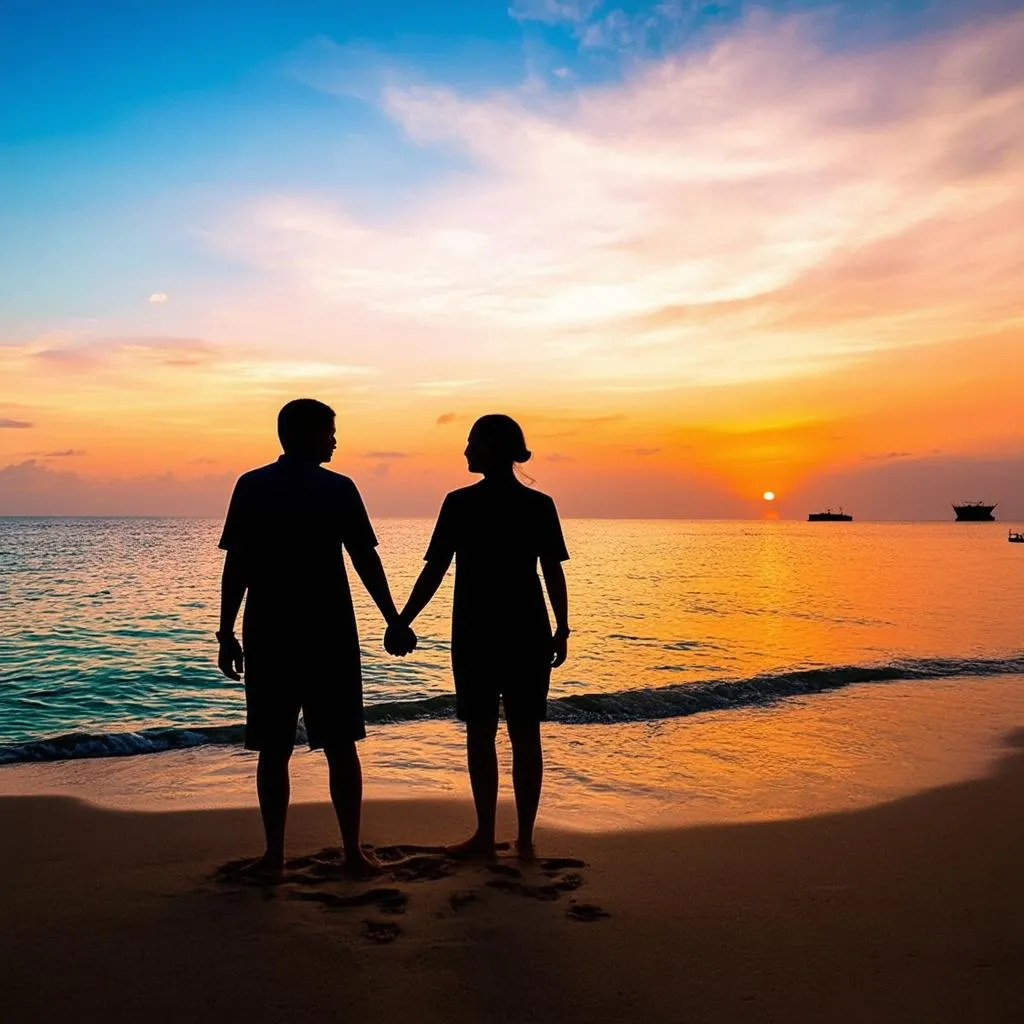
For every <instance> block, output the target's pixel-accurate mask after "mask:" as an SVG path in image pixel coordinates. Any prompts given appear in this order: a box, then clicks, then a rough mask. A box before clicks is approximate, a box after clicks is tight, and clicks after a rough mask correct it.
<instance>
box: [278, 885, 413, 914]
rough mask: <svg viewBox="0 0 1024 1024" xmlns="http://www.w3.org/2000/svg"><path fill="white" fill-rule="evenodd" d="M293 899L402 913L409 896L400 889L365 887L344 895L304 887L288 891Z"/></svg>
mask: <svg viewBox="0 0 1024 1024" xmlns="http://www.w3.org/2000/svg"><path fill="white" fill-rule="evenodd" d="M289 896H290V898H291V899H293V900H310V901H312V902H314V903H322V904H324V906H327V907H378V908H379V909H380V911H381V913H384V914H403V913H405V908H406V905H407V904H408V902H409V897H408V896H407V895H406V894H405V893H404V892H402V890H401V889H383V888H381V889H367V890H365V891H364V892H358V893H353V894H351V895H344V894H342V893H340V892H331V891H330V890H328V889H306V890H301V889H300V890H298V891H296V892H292V893H289Z"/></svg>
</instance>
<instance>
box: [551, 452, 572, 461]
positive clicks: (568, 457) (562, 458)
mask: <svg viewBox="0 0 1024 1024" xmlns="http://www.w3.org/2000/svg"><path fill="white" fill-rule="evenodd" d="M544 461H545V462H575V461H576V459H575V457H574V456H572V455H563V454H562V453H561V452H552V453H551V454H550V455H545V456H544Z"/></svg>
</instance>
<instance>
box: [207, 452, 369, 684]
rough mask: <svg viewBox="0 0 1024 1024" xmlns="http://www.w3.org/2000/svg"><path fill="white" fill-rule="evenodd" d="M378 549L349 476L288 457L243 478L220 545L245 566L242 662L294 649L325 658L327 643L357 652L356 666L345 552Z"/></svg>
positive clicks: (339, 649) (348, 652) (332, 647)
mask: <svg viewBox="0 0 1024 1024" xmlns="http://www.w3.org/2000/svg"><path fill="white" fill-rule="evenodd" d="M376 544H377V538H376V537H375V536H374V533H373V528H372V527H371V525H370V520H369V517H368V516H367V514H366V509H365V507H364V506H363V501H362V498H361V497H360V495H359V491H358V490H357V489H356V485H355V484H354V483H353V482H352V481H351V480H350V479H349V478H348V477H345V476H342V475H341V474H339V473H332V472H331V471H330V470H328V469H324V468H322V467H321V466H319V465H317V464H315V463H313V462H309V461H306V460H301V459H296V458H294V457H292V456H288V455H282V456H281V457H280V458H279V459H278V460H277V462H273V463H271V464H270V465H269V466H263V467H262V468H260V469H254V470H252V472H249V473H246V474H244V475H243V476H242V477H240V478H239V480H238V483H237V484H236V485H235V490H234V494H233V495H232V496H231V504H230V506H229V507H228V514H227V518H226V520H225V522H224V532H223V534H222V536H221V539H220V547H221V548H224V549H225V550H228V551H232V552H235V553H237V554H238V555H239V556H240V557H241V558H242V560H243V563H244V567H245V576H246V581H247V586H248V589H247V593H246V602H245V617H244V625H243V632H244V634H245V636H244V640H245V644H244V646H245V649H246V654H247V656H249V655H250V652H251V653H252V655H259V654H260V653H261V652H263V653H266V654H269V655H273V654H275V653H276V648H277V647H279V646H282V645H289V644H292V643H299V644H306V645H312V646H313V648H320V649H321V651H320V653H321V655H322V654H323V653H324V651H323V647H324V645H325V644H326V645H327V647H328V651H329V652H330V653H333V654H334V655H338V654H341V655H344V656H345V659H346V660H351V656H352V654H353V650H352V648H353V647H354V654H355V657H356V663H357V664H358V637H357V634H356V628H355V614H354V611H353V608H352V595H351V593H350V591H349V585H348V576H347V574H346V572H345V561H344V558H343V557H342V546H345V547H347V548H348V549H349V551H359V550H365V549H366V548H371V547H375V546H376ZM306 649H307V650H308V649H309V648H308V647H307V648H306ZM284 653H285V652H282V654H284ZM289 653H291V654H294V653H295V651H294V650H292V651H291V652H289ZM310 653H312V652H310Z"/></svg>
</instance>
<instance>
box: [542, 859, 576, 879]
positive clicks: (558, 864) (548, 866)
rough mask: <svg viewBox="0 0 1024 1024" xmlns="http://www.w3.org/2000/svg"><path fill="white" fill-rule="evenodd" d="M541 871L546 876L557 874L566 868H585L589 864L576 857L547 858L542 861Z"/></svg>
mask: <svg viewBox="0 0 1024 1024" xmlns="http://www.w3.org/2000/svg"><path fill="white" fill-rule="evenodd" d="M540 866H541V869H542V870H543V871H544V873H545V874H550V875H553V874H556V873H557V872H559V871H564V870H565V869H566V868H585V867H586V866H587V862H586V861H585V860H579V859H578V858H576V857H546V858H545V859H544V860H542V861H540Z"/></svg>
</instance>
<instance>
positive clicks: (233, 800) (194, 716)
mask: <svg viewBox="0 0 1024 1024" xmlns="http://www.w3.org/2000/svg"><path fill="white" fill-rule="evenodd" d="M431 525H432V524H431V523H430V522H429V521H427V520H418V519H382V520H379V521H378V522H377V523H376V524H375V526H376V529H377V533H378V536H379V539H380V553H381V557H382V559H383V562H384V565H385V569H386V570H387V573H388V576H389V579H390V582H391V587H392V590H393V592H394V594H395V597H396V601H398V602H401V601H402V600H404V598H405V596H406V595H407V593H408V591H409V589H410V587H411V585H412V582H413V581H414V579H415V577H416V575H417V573H418V572H419V569H420V567H421V565H422V556H423V552H424V550H425V548H426V544H427V540H428V537H429V534H430V530H431ZM1008 525H1010V524H1006V523H991V524H985V523H968V524H957V523H952V522H950V523H861V522H854V523H806V522H792V521H782V520H767V519H766V520H763V521H750V522H741V521H692V520H635V521H634V520H592V519H591V520H568V521H566V522H565V523H564V528H565V534H566V539H567V542H568V545H569V549H570V553H571V560H570V561H569V562H568V563H567V566H566V572H567V578H568V582H569V594H570V609H571V610H570V619H571V623H572V626H573V633H572V637H571V641H570V656H569V660H568V661H567V663H566V664H565V665H564V666H563V667H562V668H560V669H558V670H557V671H556V672H555V673H554V675H553V681H552V691H551V699H550V704H549V718H550V722H549V724H548V725H546V726H545V747H546V771H547V774H546V782H545V795H544V811H543V814H544V818H543V820H546V821H549V822H552V823H557V824H560V825H566V826H568V827H576V826H578V827H595V826H601V827H614V828H629V827H647V826H649V825H651V824H652V823H672V822H678V821H689V822H699V821H725V820H740V819H749V818H752V817H753V818H779V817H787V816H794V815H801V814H807V813H823V812H827V811H836V810H845V809H851V808H855V807H859V806H866V805H869V804H872V803H876V802H878V801H880V800H888V799H898V798H899V797H900V796H903V795H906V794H908V793H911V792H915V791H917V790H920V789H922V788H927V787H930V786H935V785H942V784H944V783H947V782H952V781H955V780H956V779H958V778H962V777H966V776H970V775H973V774H978V773H980V772H983V771H986V770H989V769H990V768H991V766H992V764H993V763H994V762H995V761H996V760H997V759H998V757H999V756H1000V752H1001V744H1002V743H1003V742H1004V741H1005V738H1006V737H1007V736H1009V735H1011V734H1012V733H1013V732H1014V730H1016V729H1018V728H1019V727H1020V726H1022V725H1024V618H1022V612H1021V610H1022V609H1024V545H1014V544H1008V543H1007V537H1006V533H1007V526H1008ZM219 530H220V522H219V521H217V520H212V519H188V518H80V519H75V518H19V517H4V518H0V795H3V794H11V793H54V792H58V793H64V794H66V795H71V796H76V797H79V798H83V799H89V800H94V801H96V802H99V803H101V804H106V805H111V806H116V807H129V808H151V809H163V808H173V807H187V806H202V807H210V806H237V805H246V804H252V803H253V802H254V795H253V792H252V771H253V764H254V761H253V755H252V754H250V753H248V752H246V751H244V750H243V749H242V747H241V743H242V734H243V725H242V723H243V720H244V696H243V691H242V688H241V686H240V684H237V683H233V682H231V681H230V680H228V679H225V678H224V677H222V676H221V675H220V674H219V673H218V671H217V668H216V664H215V659H216V653H217V645H216V641H215V639H214V632H215V630H216V628H217V616H218V589H219V575H220V569H221V562H222V553H221V552H220V551H218V549H217V539H218V535H219ZM353 590H354V595H355V602H356V610H357V617H358V621H359V628H360V637H361V645H362V657H363V676H364V698H365V703H366V711H367V723H368V731H369V736H368V738H367V740H366V741H365V742H364V743H363V744H362V752H363V760H364V771H365V774H366V778H367V791H368V794H369V795H370V796H378V797H381V798H390V797H408V796H435V797H436V796H440V797H448V796H451V797H459V798H464V797H466V795H467V794H468V786H467V783H466V779H465V771H464V768H463V753H462V747H463V741H464V738H463V733H462V730H461V727H460V726H459V724H458V723H457V722H456V721H455V718H454V699H453V687H452V681H451V673H450V668H449V621H450V615H451V579H450V578H449V579H448V580H447V581H446V583H445V585H444V586H443V587H442V589H441V590H440V591H439V593H438V595H437V597H436V598H435V599H434V601H433V602H432V604H431V605H430V606H429V607H428V608H427V609H426V611H425V612H424V613H423V614H422V615H421V617H420V618H419V620H418V621H417V623H416V630H417V633H418V635H419V646H418V647H417V649H416V651H415V652H414V653H413V654H411V655H410V656H408V657H406V658H403V659H397V658H392V657H389V656H388V655H387V654H386V653H385V652H384V650H383V648H382V646H381V639H382V634H383V628H384V627H383V622H382V621H381V619H380V616H379V614H378V613H377V611H376V609H375V608H374V606H373V604H372V602H371V601H370V600H369V598H368V596H367V595H366V593H365V592H364V591H363V590H362V589H361V587H360V585H359V584H358V582H357V580H356V579H355V577H354V576H353ZM300 739H301V736H300ZM508 757H509V752H508V748H507V744H503V746H502V758H503V760H504V761H505V764H506V767H507V762H508ZM293 764H294V777H295V781H294V785H293V793H294V794H295V796H296V798H297V799H304V800H322V799H324V798H325V793H326V788H325V787H326V783H325V778H324V772H323V763H322V757H321V755H319V754H317V753H309V752H308V751H307V752H301V751H300V752H299V753H297V754H296V757H295V759H294V762H293Z"/></svg>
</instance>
